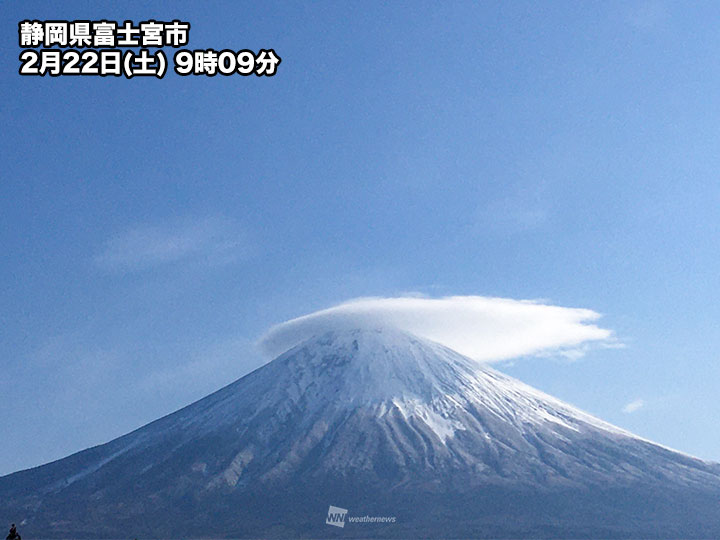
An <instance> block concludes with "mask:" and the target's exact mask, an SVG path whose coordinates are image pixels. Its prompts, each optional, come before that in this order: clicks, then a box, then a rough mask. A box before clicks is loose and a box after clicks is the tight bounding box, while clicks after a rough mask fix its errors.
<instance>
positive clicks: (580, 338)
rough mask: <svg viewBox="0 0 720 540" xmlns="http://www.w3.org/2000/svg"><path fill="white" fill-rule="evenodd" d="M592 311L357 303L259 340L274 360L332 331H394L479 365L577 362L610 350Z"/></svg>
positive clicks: (462, 301) (478, 300)
mask: <svg viewBox="0 0 720 540" xmlns="http://www.w3.org/2000/svg"><path fill="white" fill-rule="evenodd" d="M599 317H600V315H599V314H598V313H596V312H594V311H591V310H589V309H577V308H566V307H559V306H552V305H548V304H543V303H539V302H534V301H528V300H511V299H507V298H490V297H483V296H451V297H446V298H418V297H402V298H360V299H355V300H351V301H349V302H345V303H343V304H340V305H338V306H335V307H332V308H329V309H325V310H321V311H317V312H315V313H312V314H310V315H305V316H303V317H299V318H297V319H293V320H291V321H287V322H285V323H282V324H279V325H277V326H275V327H273V328H271V329H270V331H269V332H268V333H267V334H266V335H265V336H264V337H263V338H262V340H261V345H262V347H263V349H264V350H265V351H266V352H267V353H269V354H270V355H272V356H275V355H278V354H281V353H282V352H284V351H286V350H288V349H289V348H291V347H293V346H294V345H296V344H298V343H300V342H301V341H303V340H305V339H308V338H310V337H312V336H313V335H317V334H319V333H322V332H325V331H327V330H328V329H330V328H336V327H338V326H339V327H347V326H367V325H371V326H393V327H396V328H399V329H401V330H405V331H407V332H410V333H412V334H415V335H417V336H419V337H424V338H427V339H430V340H432V341H436V342H438V343H442V344H443V345H445V346H447V347H449V348H451V349H454V350H456V351H458V352H460V353H462V354H464V355H467V356H469V357H471V358H474V359H476V360H478V361H481V362H496V361H501V360H507V359H511V358H518V357H522V356H529V355H548V354H551V353H556V354H562V355H564V356H567V357H573V356H574V355H581V354H582V353H583V351H584V350H585V349H586V348H587V345H588V344H589V343H596V344H597V343H600V344H606V343H611V342H612V340H611V338H612V332H611V331H609V330H606V329H603V328H600V327H598V326H596V325H595V324H592V321H595V320H597V319H598V318H599Z"/></svg>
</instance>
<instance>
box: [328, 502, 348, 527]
mask: <svg viewBox="0 0 720 540" xmlns="http://www.w3.org/2000/svg"><path fill="white" fill-rule="evenodd" d="M347 513H348V511H347V510H346V509H345V508H338V507H337V506H330V508H328V515H327V519H326V520H325V523H327V524H328V525H334V526H335V527H345V516H346V515H347Z"/></svg>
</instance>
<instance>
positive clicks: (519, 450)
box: [0, 327, 720, 538]
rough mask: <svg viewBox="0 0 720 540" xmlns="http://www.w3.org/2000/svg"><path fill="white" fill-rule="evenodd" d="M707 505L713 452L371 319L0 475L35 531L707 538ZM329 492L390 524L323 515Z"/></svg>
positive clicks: (716, 522)
mask: <svg viewBox="0 0 720 540" xmlns="http://www.w3.org/2000/svg"><path fill="white" fill-rule="evenodd" d="M719 503H720V465H717V464H713V463H709V462H705V461H702V460H699V459H696V458H693V457H690V456H687V455H684V454H681V453H678V452H675V451H672V450H669V449H667V448H664V447H662V446H659V445H657V444H654V443H652V442H649V441H647V440H644V439H641V438H639V437H636V436H634V435H632V434H630V433H628V432H626V431H623V430H621V429H619V428H616V427H614V426H612V425H610V424H607V423H605V422H603V421H601V420H599V419H597V418H595V417H593V416H590V415H588V414H586V413H584V412H582V411H580V410H578V409H576V408H574V407H572V406H570V405H567V404H565V403H563V402H561V401H559V400H557V399H555V398H552V397H550V396H548V395H546V394H544V393H542V392H539V391H538V390H535V389H533V388H531V387H529V386H527V385H525V384H523V383H521V382H519V381H517V380H515V379H512V378H511V377H508V376H506V375H503V374H501V373H499V372H497V371H495V370H493V369H491V368H488V367H485V366H482V365H478V364H477V363H476V362H474V361H472V360H470V359H468V358H466V357H464V356H462V355H460V354H458V353H456V352H454V351H452V350H450V349H448V348H446V347H443V346H441V345H438V344H436V343H432V342H429V341H427V340H423V339H419V338H417V337H415V336H412V335H409V334H406V333H403V332H400V331H397V330H393V329H389V328H372V327H369V328H355V329H345V330H333V331H328V332H326V333H324V334H322V335H319V336H316V337H314V338H312V339H310V340H308V341H306V342H304V343H301V344H300V345H297V346H296V347H294V348H293V349H291V350H289V351H287V352H286V353H284V354H282V355H281V356H279V357H278V358H276V359H275V360H273V361H272V362H270V363H268V364H266V365H265V366H263V367H261V368H259V369H257V370H255V371H254V372H252V373H250V374H249V375H247V376H245V377H243V378H241V379H239V380H238V381H236V382H234V383H232V384H230V385H229V386H227V387H225V388H223V389H221V390H219V391H218V392H215V393H214V394H212V395H210V396H208V397H206V398H204V399H202V400H200V401H198V402H196V403H194V404H192V405H190V406H188V407H185V408H184V409H181V410H179V411H177V412H176V413H173V414H171V415H169V416H166V417H164V418H162V419H160V420H157V421H155V422H153V423H151V424H148V425H146V426H144V427H142V428H140V429H138V430H136V431H134V432H132V433H130V434H128V435H125V436H123V437H120V438H119V439H116V440H114V441H111V442H109V443H107V444H104V445H101V446H97V447H94V448H90V449H88V450H85V451H83V452H79V453H77V454H74V455H72V456H69V457H67V458H65V459H61V460H59V461H56V462H53V463H50V464H47V465H44V466H41V467H37V468H35V469H30V470H26V471H21V472H18V473H15V474H11V475H8V476H5V477H3V478H0V519H2V518H4V519H5V520H6V521H8V522H10V521H16V522H21V521H23V520H25V525H24V530H25V531H27V532H28V533H30V534H32V535H35V536H38V535H43V536H46V537H53V536H55V537H68V536H72V537H96V538H97V537H120V536H127V535H128V534H129V535H131V536H138V537H140V536H144V537H173V536H183V537H201V536H203V537H221V536H222V537H243V536H251V537H257V536H279V537H285V536H307V535H312V536H318V535H320V536H324V537H329V536H362V537H419V536H430V537H438V536H442V537H458V536H462V537H504V538H507V537H537V536H554V537H575V538H577V537H618V538H621V537H632V538H638V537H657V538H662V537H668V536H682V537H686V538H688V537H697V538H707V537H713V536H718V535H720V512H719V511H718V504H719ZM329 505H334V506H338V507H340V508H346V509H349V511H350V513H352V514H356V515H379V516H393V517H395V518H396V520H395V522H394V523H348V526H347V527H344V528H339V527H328V526H327V525H326V523H325V515H326V514H327V511H328V506H329Z"/></svg>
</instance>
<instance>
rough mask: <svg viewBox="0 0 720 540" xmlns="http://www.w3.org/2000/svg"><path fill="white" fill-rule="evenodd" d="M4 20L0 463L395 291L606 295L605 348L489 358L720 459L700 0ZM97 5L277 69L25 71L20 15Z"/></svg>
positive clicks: (68, 445) (719, 261)
mask: <svg viewBox="0 0 720 540" xmlns="http://www.w3.org/2000/svg"><path fill="white" fill-rule="evenodd" d="M0 17H1V20H2V25H3V28H4V31H3V32H2V33H1V34H0V39H1V40H2V41H1V44H2V52H3V54H2V56H1V57H0V66H1V68H2V70H1V73H2V75H1V80H0V91H1V92H2V101H1V102H0V103H2V105H1V106H0V114H1V115H2V126H3V137H2V138H1V140H0V163H1V164H2V173H1V180H0V246H2V251H3V257H2V258H0V283H1V284H2V285H0V287H1V288H0V291H2V292H1V294H2V296H1V301H0V322H1V323H2V331H0V377H1V378H2V380H1V381H0V383H1V384H2V387H3V389H4V399H3V400H2V401H1V402H0V411H1V413H0V432H1V433H2V434H3V444H2V445H1V446H0V474H4V473H9V472H12V471H14V470H18V469H20V468H25V467H30V466H34V465H38V464H40V463H43V462H46V461H49V460H51V459H56V458H60V457H63V456H65V455H67V454H69V453H71V452H73V451H77V450H80V449H82V448H85V447H87V446H90V445H94V444H98V443H101V442H105V441H107V440H110V439H112V438H114V437H116V436H118V435H121V434H123V433H125V432H127V431H129V430H131V429H134V428H136V427H139V426H140V425H142V424H144V423H146V422H148V421H151V420H153V419H155V418H157V417H159V416H160V415H163V414H166V413H169V412H172V411H173V410H175V409H176V408H178V407H180V406H182V405H185V404H187V403H189V402H190V401H193V400H195V399H198V398H200V397H202V396H204V395H205V394H207V393H209V392H210V391H212V390H214V389H216V388H219V387H220V386H223V385H224V384H226V383H228V382H230V381H232V380H234V379H235V378H237V377H239V376H241V375H243V374H245V373H247V372H248V370H250V369H252V368H254V367H256V366H257V365H259V364H260V363H261V362H262V360H261V357H260V355H259V353H258V351H257V349H256V347H255V343H256V341H257V339H258V337H259V336H260V335H262V334H263V333H264V332H265V331H266V330H267V329H268V328H269V327H270V326H271V325H273V324H276V323H279V322H281V321H284V320H287V319H290V318H293V317H297V316H300V315H303V314H305V313H308V312H311V311H315V310H318V309H322V308H326V307H328V306H332V305H334V304H337V303H339V302H342V301H345V300H347V299H350V298H355V297H360V296H368V295H376V296H398V295H402V294H404V293H408V292H413V293H418V292H419V293H424V294H427V295H431V296H446V295H484V296H498V297H506V298H517V299H543V300H545V301H547V302H549V303H551V304H555V305H562V306H569V307H582V308H589V309H592V310H594V311H597V312H599V313H601V314H603V318H602V319H601V321H600V323H599V324H601V325H602V327H603V328H608V329H611V330H612V331H613V332H614V335H615V336H616V338H617V340H618V341H620V342H622V343H623V344H624V345H625V347H624V348H622V349H619V348H597V349H595V350H592V351H590V352H589V353H588V354H586V355H585V356H584V357H583V358H581V359H579V360H576V361H569V360H568V359H567V358H564V357H557V358H553V357H551V358H527V359H522V360H518V361H516V362H514V363H510V364H506V365H504V366H502V367H501V369H503V370H504V371H506V372H507V373H509V374H510V375H513V376H516V377H518V378H520V379H521V380H523V381H525V382H528V383H530V384H532V385H535V386H537V387H539V388H541V389H543V390H545V391H547V392H549V393H551V394H553V395H556V396H557V397H559V398H561V399H565V400H567V401H569V402H571V403H573V404H575V405H577V406H579V407H581V408H583V409H585V410H587V411H589V412H591V413H593V414H596V415H598V416H600V417H602V418H603V419H605V420H608V421H610V422H613V423H615V424H617V425H619V426H621V427H624V428H626V429H629V430H631V431H634V432H636V433H638V434H640V435H642V436H645V437H647V438H650V439H652V440H656V441H658V442H661V443H663V444H666V445H668V446H671V447H674V448H677V449H680V450H683V451H685V452H689V453H692V454H695V455H698V456H700V457H704V458H708V459H715V460H720V453H719V451H718V448H720V430H718V429H717V418H720V400H718V399H717V396H718V395H720V365H719V364H720V363H719V360H720V332H719V331H718V321H720V301H718V295H719V294H720V292H719V291H720V256H719V251H718V238H720V215H719V212H718V210H719V209H720V178H719V174H718V171H719V166H720V153H719V152H718V148H720V122H719V121H718V120H719V116H720V97H719V96H720V92H718V90H719V89H720V62H719V61H718V51H719V50H720V31H718V21H720V6H719V5H718V4H716V3H710V2H708V3H692V4H687V3H680V2H676V3H673V2H660V1H658V2H626V3H619V2H618V3H616V2H612V3H610V2H595V3H591V2H583V3H577V2H567V3H564V2H551V3H550V2H546V3H542V4H535V5H534V4H532V3H521V2H513V3H509V4H508V3H504V2H503V3H500V2H498V3H494V4H493V3H490V2H485V3H470V2H452V3H447V2H446V3H436V2H428V3H424V2H407V3H401V2H394V3H389V5H384V4H383V3H379V2H370V3H368V2H353V3H345V2H343V3H340V2H319V3H313V4H306V3H261V4H258V3H249V2H248V3H220V2H202V3H201V2H196V3H190V2H172V3H167V2H134V3H132V2H127V3H124V5H123V6H116V5H113V6H110V5H109V4H99V3H96V2H62V3H56V5H50V4H48V3H45V2H34V3H33V2H3V3H2V4H0ZM103 18H105V19H111V20H124V19H130V20H133V21H140V20H146V19H149V18H155V19H160V20H170V19H176V18H177V19H181V20H185V21H188V22H190V23H191V24H192V29H191V31H190V47H191V48H210V47H212V48H215V49H222V48H232V49H237V50H239V49H244V48H249V49H253V50H258V49H260V48H274V49H275V50H276V51H277V53H278V55H279V56H281V58H282V64H281V65H280V68H279V71H278V75H277V76H276V77H274V78H271V79H268V78H256V77H252V78H245V77H240V76H237V77H230V78H220V77H215V78H212V79H209V78H181V77H178V76H175V75H172V74H171V75H168V76H167V77H166V78H165V79H163V80H146V79H137V78H136V79H133V80H126V79H124V78H123V79H117V80H116V79H101V78H90V77H88V78H83V77H74V78H63V77H60V78H53V79H50V78H28V77H20V76H19V75H18V74H17V70H18V67H19V62H18V54H19V48H18V45H17V23H18V22H19V21H21V20H24V19H39V20H51V19H67V20H74V19H103ZM631 404H634V405H633V406H630V405H631ZM638 404H640V405H638Z"/></svg>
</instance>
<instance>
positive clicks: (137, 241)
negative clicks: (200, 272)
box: [94, 217, 248, 271]
mask: <svg viewBox="0 0 720 540" xmlns="http://www.w3.org/2000/svg"><path fill="white" fill-rule="evenodd" d="M247 253H248V242H247V238H246V235H245V234H244V231H243V230H242V229H241V228H240V227H239V226H238V225H237V224H236V223H235V222H233V221H232V220H229V219H226V218H222V217H208V218H204V219H195V220H185V221H182V222H176V223H172V224H152V225H151V224H143V225H137V226H134V227H131V228H129V229H127V230H125V231H122V232H120V233H119V234H117V235H115V236H113V237H112V238H109V239H108V240H107V241H106V242H105V243H104V245H103V247H102V249H101V250H100V251H99V252H98V253H97V254H96V255H95V257H94V262H95V264H96V265H97V266H98V267H100V268H102V269H104V270H111V271H139V270H145V269H148V268H152V267H157V266H163V265H170V264H173V263H179V262H189V261H195V262H197V261H202V262H206V263H208V264H226V263H229V262H234V261H236V260H238V259H240V258H244V257H245V256H246V255H247Z"/></svg>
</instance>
